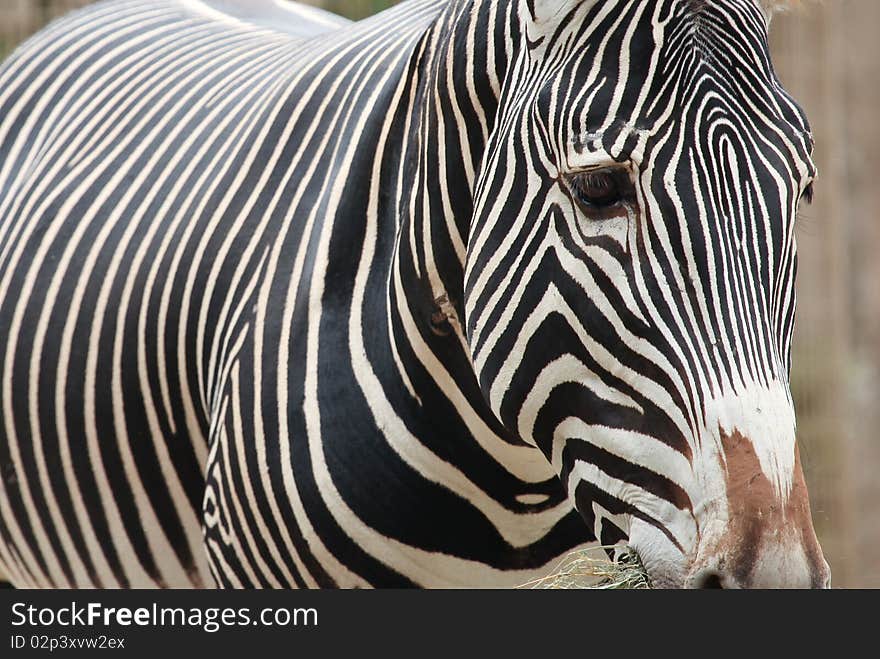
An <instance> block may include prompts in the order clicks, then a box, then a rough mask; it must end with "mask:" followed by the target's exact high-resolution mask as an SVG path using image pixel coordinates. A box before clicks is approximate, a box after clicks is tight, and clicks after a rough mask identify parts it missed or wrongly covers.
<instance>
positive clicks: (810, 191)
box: [801, 182, 814, 204]
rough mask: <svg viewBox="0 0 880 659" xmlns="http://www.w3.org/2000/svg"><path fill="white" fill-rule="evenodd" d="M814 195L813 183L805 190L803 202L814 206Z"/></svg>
mask: <svg viewBox="0 0 880 659" xmlns="http://www.w3.org/2000/svg"><path fill="white" fill-rule="evenodd" d="M813 194H814V191H813V183H812V182H811V183H809V184H808V185H807V187H805V188H804V192H803V194H801V201H805V202H807V203H808V204H812V203H813Z"/></svg>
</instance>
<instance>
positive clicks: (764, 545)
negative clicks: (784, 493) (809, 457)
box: [717, 430, 827, 587]
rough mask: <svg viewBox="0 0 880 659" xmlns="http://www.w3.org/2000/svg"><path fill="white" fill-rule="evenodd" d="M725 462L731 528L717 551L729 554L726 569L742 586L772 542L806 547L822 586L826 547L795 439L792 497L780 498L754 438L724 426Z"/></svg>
mask: <svg viewBox="0 0 880 659" xmlns="http://www.w3.org/2000/svg"><path fill="white" fill-rule="evenodd" d="M721 444H722V447H723V449H724V458H725V460H724V461H723V465H722V466H723V467H724V472H725V479H726V481H727V503H728V514H729V520H728V528H727V531H726V533H725V535H724V538H723V539H722V541H721V545H723V546H720V547H718V548H717V551H718V552H719V553H720V554H721V555H723V556H725V560H724V563H725V570H726V571H727V572H728V573H729V574H731V576H733V577H734V579H735V580H736V581H737V582H738V583H739V584H741V585H743V586H746V587H748V586H750V585H758V586H759V587H760V586H761V585H766V584H754V583H753V582H754V580H755V579H754V576H755V573H756V572H759V571H760V570H758V569H757V568H758V567H759V562H760V560H761V558H762V555H765V554H766V553H767V552H768V547H774V546H775V547H777V548H782V547H786V546H791V547H796V546H798V545H800V547H801V548H802V549H803V552H804V555H805V558H806V563H807V567H808V569H809V573H810V574H809V576H810V582H811V584H812V585H813V587H819V586H821V585H823V584H824V582H825V581H826V579H827V568H826V566H825V559H824V557H823V556H822V550H821V548H820V547H819V542H818V540H817V539H816V534H815V531H814V530H813V520H812V517H811V515H810V499H809V495H808V493H807V486H806V483H805V482H804V474H803V470H802V469H801V461H800V453H799V451H798V448H797V446H796V445H795V449H794V450H795V463H794V473H793V475H792V487H791V492H790V493H789V495H788V497H787V498H786V499H785V500H784V501H782V500H780V497H779V496H777V494H776V491H775V490H774V488H773V485H772V484H771V483H770V480H769V479H768V478H767V476H766V475H765V474H764V471H763V470H762V469H761V463H760V461H759V460H758V456H757V454H756V453H755V448H754V445H753V444H752V442H751V441H750V440H749V439H748V438H746V437H744V436H743V435H742V434H740V433H739V432H738V431H734V432H733V433H732V434H730V435H728V434H726V433H725V432H724V431H723V430H722V432H721Z"/></svg>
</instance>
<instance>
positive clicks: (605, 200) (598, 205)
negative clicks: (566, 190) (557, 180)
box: [568, 169, 630, 210]
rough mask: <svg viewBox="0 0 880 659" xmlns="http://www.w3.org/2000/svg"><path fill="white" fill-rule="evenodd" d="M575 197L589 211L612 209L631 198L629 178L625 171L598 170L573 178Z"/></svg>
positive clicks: (571, 178)
mask: <svg viewBox="0 0 880 659" xmlns="http://www.w3.org/2000/svg"><path fill="white" fill-rule="evenodd" d="M568 180H569V184H570V186H571V190H572V192H573V193H574V196H575V197H576V198H577V200H578V201H579V202H580V203H581V205H583V206H585V207H586V208H587V209H588V210H591V209H599V210H601V209H606V208H612V207H614V206H617V205H618V204H621V203H622V202H623V201H624V200H625V199H627V198H629V196H630V195H629V188H630V181H629V176H628V175H627V173H626V172H625V171H624V170H623V169H597V170H593V171H589V172H580V173H578V174H575V175H574V176H571V177H570V178H569V179H568Z"/></svg>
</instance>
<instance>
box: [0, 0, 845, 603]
mask: <svg viewBox="0 0 880 659" xmlns="http://www.w3.org/2000/svg"><path fill="white" fill-rule="evenodd" d="M810 149H811V140H810V138H809V132H808V127H807V125H806V121H805V119H804V118H803V115H802V113H801V111H800V110H799V108H798V107H797V106H796V104H795V103H794V102H793V101H792V100H791V99H790V97H788V95H787V94H785V92H784V91H783V90H782V89H781V87H780V86H779V83H778V81H777V80H776V78H775V76H774V74H773V72H772V67H771V65H770V61H769V59H768V53H767V44H766V17H765V15H764V13H763V12H762V11H761V6H760V4H759V3H757V2H755V1H754V0H706V1H704V2H697V1H694V0H639V1H638V2H629V1H626V2H625V1H623V0H617V1H615V0H523V1H522V2H517V1H516V0H452V1H451V2H442V1H437V0H410V1H409V2H405V3H403V4H401V5H400V6H398V7H396V8H394V9H392V10H389V11H387V12H384V13H383V14H380V15H379V16H377V17H374V18H372V19H369V20H366V21H363V22H360V23H356V24H347V23H346V22H345V21H344V20H342V19H337V18H335V17H332V16H331V15H328V14H325V13H322V12H317V11H315V10H311V9H306V8H303V7H301V6H299V5H295V4H292V3H287V2H274V1H270V0H263V1H262V2H255V3H252V4H251V5H247V6H245V5H235V3H232V2H229V1H228V0H222V1H221V0H111V1H109V2H101V3H98V4H96V5H94V6H92V7H90V8H87V9H86V10H83V11H80V12H78V13H74V14H72V15H70V16H69V17H67V18H65V19H63V20H62V21H59V22H56V23H54V24H52V25H51V26H50V27H48V28H47V29H46V30H44V31H43V32H41V33H39V34H38V35H37V36H35V37H34V38H33V39H31V40H30V41H29V42H27V43H26V44H25V45H24V46H22V47H21V48H20V49H19V50H18V51H16V53H15V54H14V55H13V56H12V57H11V58H10V59H9V60H8V61H7V62H6V63H5V65H4V66H3V68H2V69H0V357H2V362H0V401H2V412H0V418H2V426H0V433H2V441H0V468H2V475H0V476H2V478H0V483H2V491H0V567H2V569H3V570H5V571H6V572H7V573H8V574H9V575H10V576H11V577H12V579H13V581H14V582H15V583H16V584H17V585H30V586H112V587H115V586H122V587H127V586H184V585H192V586H206V585H211V584H215V583H216V584H219V585H224V586H236V587H241V586H264V587H288V586H308V587H314V586H321V587H326V586H342V587H360V586H377V585H381V586H412V585H417V586H456V585H511V584H516V583H521V582H524V581H526V580H528V579H529V578H532V577H533V576H535V575H538V574H541V573H543V572H546V570H547V569H548V566H549V565H550V564H552V563H553V562H554V561H556V560H557V559H558V558H559V557H560V556H561V555H563V554H564V553H566V552H567V551H569V550H570V549H572V548H574V547H576V546H579V545H582V544H585V543H595V542H601V543H603V544H609V545H612V544H617V543H621V542H624V541H627V540H628V541H629V542H631V543H632V544H633V546H635V547H636V549H637V550H638V551H639V552H640V553H641V555H642V557H643V559H644V560H645V563H646V565H647V567H648V568H649V570H650V572H651V574H652V577H653V578H654V579H655V582H656V583H658V584H659V585H683V584H686V583H688V580H689V579H691V577H692V576H693V574H696V572H697V571H699V570H703V569H708V568H707V566H710V564H711V565H715V563H713V562H712V561H716V562H717V560H720V559H718V556H721V557H722V558H726V560H728V562H731V561H733V560H734V558H733V557H740V554H743V550H742V548H741V544H742V543H741V542H740V540H741V538H740V535H739V534H738V535H737V537H736V538H732V533H733V531H732V529H734V528H739V527H736V525H735V524H734V522H735V521H736V514H735V511H737V510H745V509H748V510H750V511H752V512H754V506H753V507H751V508H749V507H748V506H746V507H743V506H744V504H743V505H741V504H742V502H743V501H744V500H748V502H749V505H752V504H754V505H756V506H758V510H763V509H764V508H762V507H766V508H767V509H768V510H769V509H770V508H771V507H773V509H774V510H775V509H776V508H778V507H784V508H785V509H786V510H789V509H791V510H797V511H798V514H797V515H795V514H794V513H792V514H791V515H789V516H788V517H789V518H791V519H794V518H795V517H797V519H799V520H800V526H798V527H797V528H796V529H795V528H793V529H792V530H791V533H790V534H789V529H788V527H785V528H784V529H782V530H781V531H780V533H781V535H784V536H785V537H788V535H786V534H789V535H791V534H793V535H792V537H795V536H797V537H798V538H801V539H802V540H803V542H801V541H800V540H799V541H798V542H799V543H800V544H798V548H799V549H797V551H801V552H802V554H803V556H804V558H803V561H802V562H804V561H805V562H806V563H808V564H809V566H808V567H809V570H808V571H809V580H810V581H811V582H813V583H816V582H823V581H824V580H827V577H826V574H825V572H827V568H826V567H825V566H824V561H822V559H821V551H820V550H818V545H817V544H816V543H815V536H814V534H813V533H812V526H811V524H810V523H809V508H808V504H806V505H807V508H806V518H805V519H804V517H803V514H802V513H803V506H804V502H805V500H806V499H805V496H806V495H805V491H803V492H801V489H802V488H801V487H800V483H801V481H802V477H801V475H800V466H799V465H798V464H796V462H797V457H796V447H795V443H794V416H793V408H792V403H791V397H790V394H789V391H788V370H789V367H790V363H789V354H790V338H791V332H792V327H793V317H794V288H793V286H794V270H795V246H794V237H793V221H794V215H795V211H796V207H797V203H798V200H799V198H800V197H801V194H802V193H803V191H804V190H805V189H806V186H807V185H808V184H809V183H810V181H811V179H812V176H813V174H814V171H813V166H812V164H811V162H810V157H809V151H810ZM598 167H602V168H609V167H611V168H618V169H620V171H626V172H628V176H629V177H630V178H629V180H630V181H631V184H632V186H633V190H634V197H633V199H632V200H630V201H628V202H627V203H626V204H622V205H620V206H618V207H617V209H616V210H615V211H614V212H613V213H598V212H597V211H596V210H595V209H591V208H584V207H583V205H582V204H579V203H578V202H577V200H576V199H575V197H574V193H573V188H572V185H573V184H572V181H573V180H575V179H576V177H577V176H578V175H579V173H580V172H583V171H586V170H593V169H595V168H598ZM736 437H741V438H742V442H741V443H737V442H736V441H734V439H731V438H736ZM743 470H747V471H748V473H749V474H752V473H754V474H755V475H756V476H758V475H760V476H761V477H762V478H764V479H766V482H767V484H768V485H767V488H766V489H762V490H761V492H762V493H766V494H762V496H765V498H766V500H764V499H762V500H761V501H758V502H754V501H752V499H753V498H754V497H753V496H752V498H749V497H750V496H751V495H748V496H746V495H743V494H742V493H741V492H739V490H738V486H736V487H735V484H736V483H738V482H739V481H738V480H737V479H736V478H735V477H734V476H736V475H737V474H739V473H741V472H742V471H743ZM750 482H752V481H750ZM761 482H763V481H761ZM585 522H586V523H585ZM786 524H788V522H786ZM807 527H809V528H807ZM749 528H751V527H749ZM743 533H745V532H743ZM749 533H752V535H753V536H754V537H753V538H752V540H750V542H752V544H753V545H754V546H755V548H757V547H758V546H759V545H761V543H762V542H764V540H763V538H764V537H765V535H766V534H765V533H764V530H762V529H758V530H755V529H751V530H750V531H749ZM756 534H757V535H756ZM798 534H800V535H798ZM792 542H793V543H794V542H795V541H794V540H792ZM795 544H797V543H795ZM761 546H763V545H761ZM786 546H787V545H786ZM755 551H757V549H755ZM780 551H781V550H780ZM786 551H788V550H787V549H786ZM746 553H748V552H746ZM752 553H754V552H752ZM786 556H788V554H786ZM798 556H800V554H798ZM736 560H737V561H739V563H738V565H739V568H738V569H739V572H741V574H738V576H736V579H737V580H738V582H741V583H742V584H748V583H749V582H750V580H752V581H754V580H755V578H756V577H755V576H754V575H757V574H759V571H758V570H757V569H756V568H755V565H753V564H747V563H748V560H747V559H746V558H737V559H736ZM750 560H752V563H754V559H753V558H752V559H750ZM792 560H794V559H792ZM800 560H801V559H800V558H798V559H797V560H796V561H795V562H797V561H800ZM740 563H742V565H740ZM713 569H714V568H713ZM823 570H824V571H823ZM760 574H763V573H760ZM798 583H800V582H798Z"/></svg>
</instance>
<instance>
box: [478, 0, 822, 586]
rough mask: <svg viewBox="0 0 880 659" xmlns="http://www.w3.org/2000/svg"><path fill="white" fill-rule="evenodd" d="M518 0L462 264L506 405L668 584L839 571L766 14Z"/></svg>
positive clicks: (485, 372)
mask: <svg viewBox="0 0 880 659" xmlns="http://www.w3.org/2000/svg"><path fill="white" fill-rule="evenodd" d="M516 13H517V14H518V19H517V20H516V21H515V22H516V23H517V24H518V30H519V35H518V38H517V35H516V34H515V35H514V38H513V41H512V43H513V44H514V45H513V46H511V50H510V52H509V58H510V59H509V62H508V66H507V67H506V71H505V76H504V80H503V81H501V85H500V88H499V89H500V91H499V95H498V109H497V115H496V117H495V121H494V124H493V126H494V127H493V129H492V131H491V133H490V135H489V139H488V143H487V149H486V153H485V155H484V158H483V160H482V164H481V169H480V171H479V172H478V174H477V175H476V181H475V188H474V190H475V192H474V214H473V219H472V222H471V226H470V231H469V236H468V244H467V260H466V268H465V290H464V312H465V324H466V333H467V340H468V346H469V349H470V352H471V358H472V361H473V364H474V367H475V371H476V374H477V377H478V380H479V383H480V387H481V390H482V391H483V395H484V396H485V397H486V399H487V401H488V403H489V406H490V407H491V410H492V412H493V413H494V414H495V415H496V416H497V417H498V418H499V419H500V420H501V421H502V423H504V424H505V426H506V427H507V428H508V429H510V430H511V431H513V432H514V433H516V434H517V435H518V436H519V438H521V439H522V440H523V441H525V442H528V443H530V444H533V445H535V446H537V447H538V448H539V449H540V450H541V451H542V452H543V453H544V454H545V455H546V457H547V458H548V459H549V460H550V461H551V462H552V464H553V465H554V467H555V468H556V470H557V471H558V473H559V474H560V476H561V479H562V482H563V484H564V486H565V487H566V490H567V493H568V496H569V498H570V500H571V501H572V502H573V503H574V505H575V506H576V507H577V508H578V510H579V512H580V513H581V515H582V516H583V517H584V519H585V520H586V521H587V523H588V524H589V525H590V526H591V528H593V529H595V532H596V536H597V538H600V539H602V540H608V539H610V540H612V541H614V540H616V539H620V538H622V537H624V536H626V537H628V541H629V543H630V544H631V545H632V546H633V547H634V548H635V550H636V551H638V552H639V554H640V556H641V558H642V560H643V562H644V564H645V566H646V568H647V569H648V571H649V573H650V575H651V576H652V578H653V580H654V582H655V584H658V585H661V586H701V585H708V586H712V585H716V586H722V587H745V586H794V587H806V586H826V585H827V584H828V583H829V580H830V576H829V574H830V573H829V569H828V566H827V564H826V562H825V560H824V558H823V555H822V551H821V549H820V547H819V544H818V542H817V540H816V535H815V533H814V530H813V525H812V521H811V516H810V508H809V501H808V496H807V490H806V487H805V485H804V478H803V473H802V469H801V465H800V461H799V457H798V449H797V445H796V441H795V414H794V406H793V402H792V397H791V393H790V389H789V371H790V342H791V334H792V327H793V322H794V311H795V291H794V280H795V270H796V256H795V239H794V225H795V215H796V211H797V208H798V204H799V203H800V202H801V201H802V200H803V199H808V198H809V197H810V196H811V194H812V179H813V177H814V174H815V170H814V166H813V164H812V162H811V150H812V140H811V137H810V133H809V127H808V124H807V121H806V119H805V117H804V115H803V113H802V111H801V110H800V108H799V107H798V106H797V104H796V103H795V102H794V101H793V100H792V98H791V97H790V96H789V95H788V94H787V93H786V92H785V91H784V90H783V88H782V87H781V85H780V83H779V82H778V80H777V78H776V76H775V74H774V71H773V68H772V65H771V62H770V56H769V53H768V43H767V27H768V21H769V11H768V9H767V6H765V5H762V4H761V3H760V2H758V0H522V1H521V3H520V5H519V8H518V10H517V12H516ZM512 32H514V33H515V32H516V29H514V30H512Z"/></svg>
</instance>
